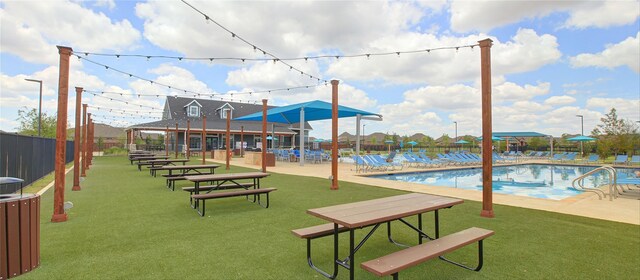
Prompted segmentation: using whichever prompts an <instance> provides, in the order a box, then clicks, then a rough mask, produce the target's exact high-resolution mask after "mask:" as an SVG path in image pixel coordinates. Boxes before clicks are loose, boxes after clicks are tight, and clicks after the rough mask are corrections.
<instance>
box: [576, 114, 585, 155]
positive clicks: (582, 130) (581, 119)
mask: <svg viewBox="0 0 640 280" xmlns="http://www.w3.org/2000/svg"><path fill="white" fill-rule="evenodd" d="M576 117H578V118H580V127H581V129H580V135H582V136H584V116H583V115H576ZM580 155H581V156H582V157H584V147H583V146H582V141H580Z"/></svg>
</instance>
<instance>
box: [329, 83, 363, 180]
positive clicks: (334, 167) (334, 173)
mask: <svg viewBox="0 0 640 280" xmlns="http://www.w3.org/2000/svg"><path fill="white" fill-rule="evenodd" d="M338 83H339V81H338V80H331V189H332V190H337V189H338ZM358 118H360V117H359V116H358Z"/></svg>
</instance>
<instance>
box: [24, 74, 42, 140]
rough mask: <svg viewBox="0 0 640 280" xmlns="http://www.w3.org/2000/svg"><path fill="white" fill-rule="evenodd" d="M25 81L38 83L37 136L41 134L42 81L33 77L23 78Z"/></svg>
mask: <svg viewBox="0 0 640 280" xmlns="http://www.w3.org/2000/svg"><path fill="white" fill-rule="evenodd" d="M25 81H28V82H34V83H39V84H40V102H39V103H38V137H40V136H42V128H41V123H42V81H41V80H34V79H25Z"/></svg>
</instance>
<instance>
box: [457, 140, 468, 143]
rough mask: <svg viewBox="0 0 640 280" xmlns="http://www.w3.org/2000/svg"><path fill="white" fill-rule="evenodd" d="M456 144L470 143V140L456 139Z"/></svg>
mask: <svg viewBox="0 0 640 280" xmlns="http://www.w3.org/2000/svg"><path fill="white" fill-rule="evenodd" d="M455 144H469V141H465V140H458V141H456V143H455Z"/></svg>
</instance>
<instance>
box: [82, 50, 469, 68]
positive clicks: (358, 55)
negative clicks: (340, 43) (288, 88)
mask: <svg viewBox="0 0 640 280" xmlns="http://www.w3.org/2000/svg"><path fill="white" fill-rule="evenodd" d="M476 46H479V45H478V44H474V45H460V46H451V47H437V48H429V49H420V50H410V51H392V52H379V53H360V54H347V55H316V56H304V57H290V58H252V57H183V56H168V55H142V54H109V53H93V52H84V53H85V54H86V55H93V56H107V57H132V58H147V59H150V58H154V59H174V60H179V61H182V60H191V61H198V60H209V61H210V62H213V61H214V60H223V61H224V60H232V61H255V62H262V61H272V62H273V63H277V62H282V61H297V60H304V61H305V62H306V61H308V60H310V59H313V60H318V59H327V58H335V59H336V60H339V59H344V58H360V57H364V58H367V59H369V58H371V57H375V56H390V55H396V56H400V55H401V54H417V53H430V52H431V51H440V50H456V51H458V50H460V49H462V48H469V49H471V50H473V48H474V47H476ZM288 66H289V67H290V68H294V67H293V66H291V65H288ZM296 70H297V69H296ZM298 71H299V70H298Z"/></svg>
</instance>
